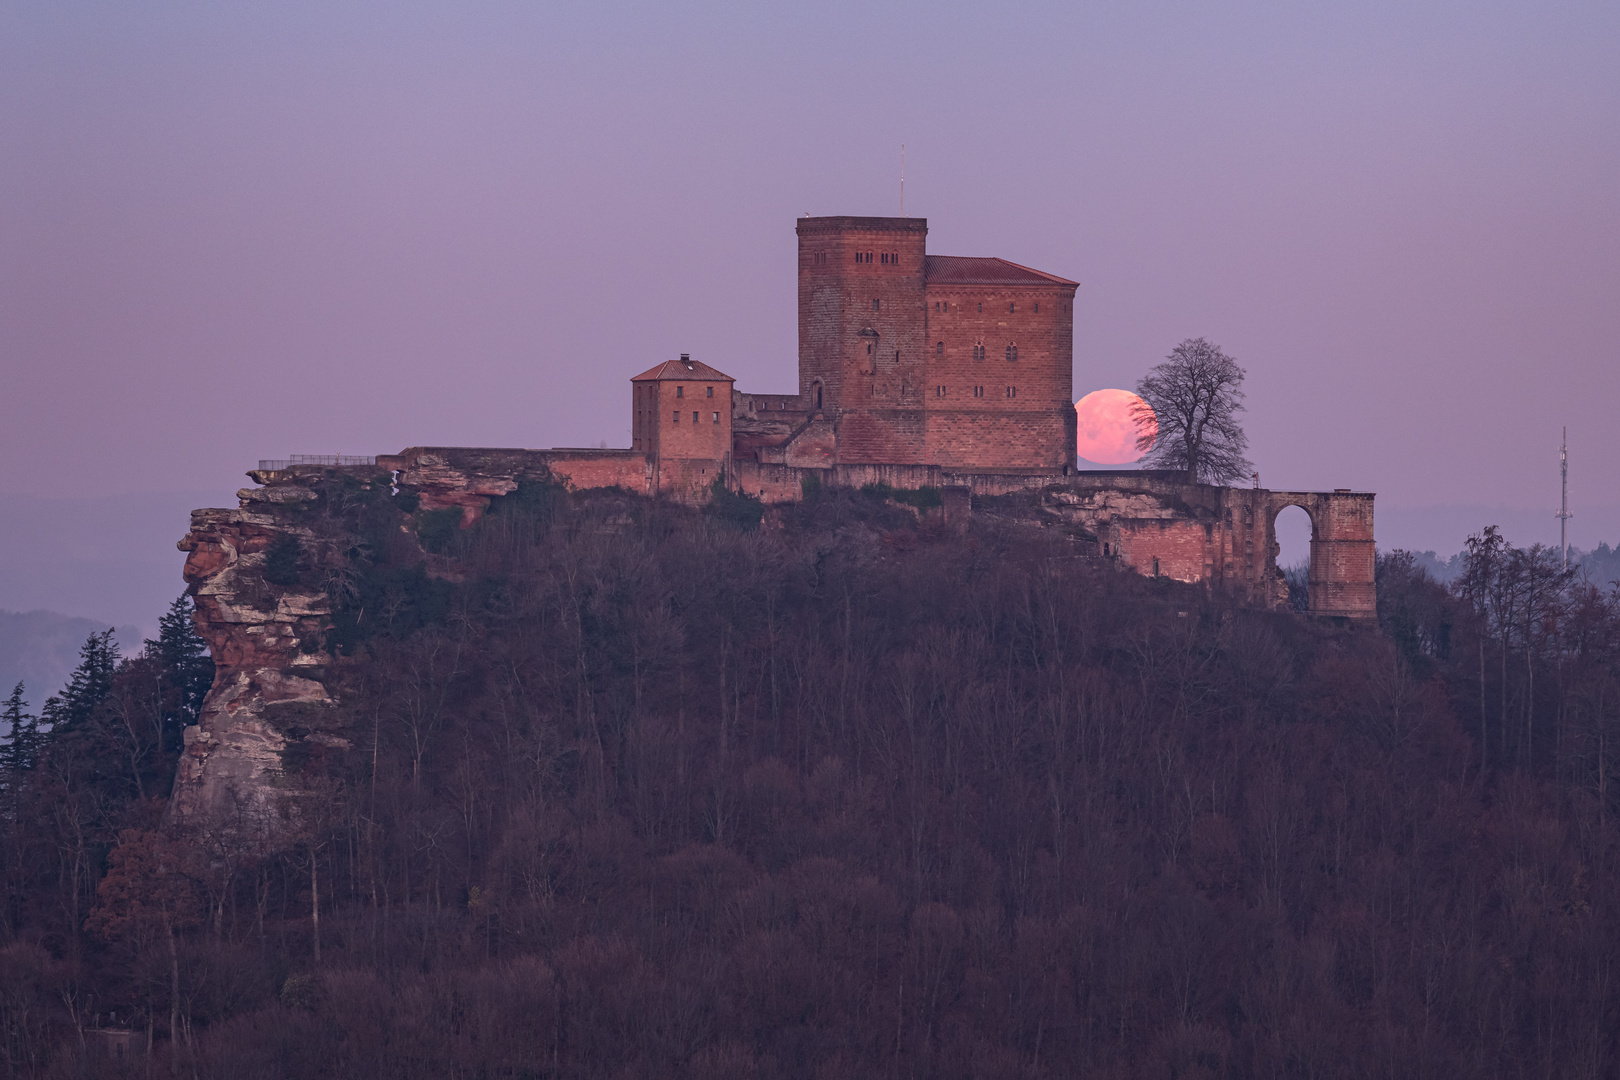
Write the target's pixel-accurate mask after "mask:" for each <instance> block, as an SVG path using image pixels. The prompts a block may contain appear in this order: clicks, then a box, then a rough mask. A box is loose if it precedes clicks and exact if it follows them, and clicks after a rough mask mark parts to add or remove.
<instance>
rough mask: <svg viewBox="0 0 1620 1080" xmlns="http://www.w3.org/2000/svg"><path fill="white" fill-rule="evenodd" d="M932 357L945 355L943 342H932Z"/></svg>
mask: <svg viewBox="0 0 1620 1080" xmlns="http://www.w3.org/2000/svg"><path fill="white" fill-rule="evenodd" d="M934 355H935V356H944V355H945V343H944V342H943V341H936V342H934Z"/></svg>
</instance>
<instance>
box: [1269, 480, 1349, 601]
mask: <svg viewBox="0 0 1620 1080" xmlns="http://www.w3.org/2000/svg"><path fill="white" fill-rule="evenodd" d="M1257 494H1263V495H1264V497H1265V498H1264V503H1265V516H1266V551H1267V552H1268V558H1267V563H1268V564H1269V565H1268V566H1267V567H1266V569H1267V571H1268V572H1269V574H1270V576H1271V577H1273V578H1274V579H1276V580H1277V581H1279V582H1280V581H1281V579H1282V571H1281V570H1280V569H1279V568H1278V566H1277V554H1278V546H1277V515H1278V514H1279V513H1281V512H1282V511H1283V510H1285V509H1287V508H1288V507H1290V506H1297V507H1299V508H1300V509H1302V510H1304V511H1305V513H1306V514H1307V515H1308V516H1309V517H1310V519H1311V561H1310V575H1309V582H1310V607H1309V611H1310V613H1311V614H1312V615H1321V616H1328V617H1335V618H1350V619H1367V618H1377V615H1378V596H1377V592H1376V590H1375V587H1374V583H1373V570H1374V562H1375V548H1374V543H1373V507H1372V504H1373V497H1372V494H1371V493H1370V492H1356V491H1350V490H1348V489H1343V488H1341V489H1339V490H1336V491H1332V492H1303V491H1267V492H1260V493H1257ZM1287 596H1288V592H1287V587H1286V586H1284V587H1283V590H1282V599H1281V602H1282V603H1286V602H1287ZM1272 606H1278V601H1277V600H1275V599H1274V600H1273V602H1272Z"/></svg>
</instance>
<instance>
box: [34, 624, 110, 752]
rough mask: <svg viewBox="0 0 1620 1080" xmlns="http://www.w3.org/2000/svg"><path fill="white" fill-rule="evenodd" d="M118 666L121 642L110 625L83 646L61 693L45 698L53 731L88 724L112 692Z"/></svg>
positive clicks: (62, 731)
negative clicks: (77, 662)
mask: <svg viewBox="0 0 1620 1080" xmlns="http://www.w3.org/2000/svg"><path fill="white" fill-rule="evenodd" d="M117 667H118V646H117V645H116V644H115V643H114V642H113V631H112V630H111V629H110V628H109V629H106V630H103V631H101V632H100V633H98V634H91V635H90V636H89V637H88V638H86V639H85V642H84V644H83V645H82V646H80V647H79V666H78V667H76V668H74V669H73V675H72V677H71V678H70V679H69V680H68V684H67V686H66V687H64V688H63V690H62V693H61V694H59V695H58V694H53V695H51V696H50V697H48V698H46V699H45V708H44V709H43V710H42V713H41V717H40V718H41V719H42V720H44V721H45V723H46V724H48V725H49V731H50V735H51V736H52V737H53V738H54V737H55V736H57V735H60V734H65V733H67V732H70V731H73V730H75V729H79V728H83V727H85V726H86V725H88V724H89V723H90V721H91V719H92V718H93V717H94V716H95V714H96V710H97V709H99V708H100V707H101V706H102V704H103V703H104V702H105V701H106V700H107V697H108V695H109V694H111V693H112V680H113V672H114V671H115V670H116V669H117Z"/></svg>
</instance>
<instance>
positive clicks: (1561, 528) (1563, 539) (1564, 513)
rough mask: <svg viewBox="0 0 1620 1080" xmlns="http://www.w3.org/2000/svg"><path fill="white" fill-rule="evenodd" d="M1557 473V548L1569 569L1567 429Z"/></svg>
mask: <svg viewBox="0 0 1620 1080" xmlns="http://www.w3.org/2000/svg"><path fill="white" fill-rule="evenodd" d="M1558 471H1559V473H1560V474H1561V475H1560V481H1561V486H1562V488H1563V492H1562V501H1561V502H1560V503H1559V505H1558V546H1559V547H1560V548H1562V549H1563V551H1564V569H1566V570H1567V569H1569V519H1570V518H1571V517H1574V515H1573V514H1571V513H1570V512H1569V428H1565V429H1564V442H1563V445H1561V446H1559V448H1558Z"/></svg>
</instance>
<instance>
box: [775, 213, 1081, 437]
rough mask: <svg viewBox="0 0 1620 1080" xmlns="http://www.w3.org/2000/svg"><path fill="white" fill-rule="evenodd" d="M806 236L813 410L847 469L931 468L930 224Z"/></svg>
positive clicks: (804, 329)
mask: <svg viewBox="0 0 1620 1080" xmlns="http://www.w3.org/2000/svg"><path fill="white" fill-rule="evenodd" d="M798 233H799V392H800V393H801V394H802V395H803V396H804V401H805V406H806V408H808V409H809V410H810V411H811V412H812V413H815V412H817V411H819V412H821V413H822V414H823V415H825V416H826V418H827V419H828V420H830V421H832V423H833V425H834V428H835V430H836V432H837V439H838V452H837V454H838V461H839V462H840V463H844V464H852V463H869V462H881V463H886V464H896V465H909V464H921V463H923V462H925V461H926V460H927V456H928V451H927V421H926V416H925V398H924V393H925V390H924V385H925V382H926V379H927V357H926V356H925V355H924V354H925V352H926V349H927V329H928V322H927V310H926V309H927V302H926V277H925V275H926V263H925V259H926V256H925V253H924V243H925V239H926V237H927V235H928V222H927V220H926V219H923V218H874V217H822V218H800V219H799V225H798ZM1072 441H1073V440H1071V443H1072Z"/></svg>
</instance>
